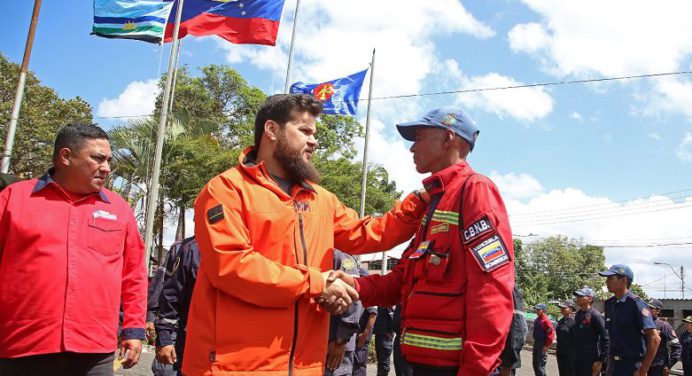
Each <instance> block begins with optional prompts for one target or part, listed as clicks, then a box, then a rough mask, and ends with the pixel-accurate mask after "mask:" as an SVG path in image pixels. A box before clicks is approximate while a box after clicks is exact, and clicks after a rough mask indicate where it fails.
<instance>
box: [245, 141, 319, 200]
mask: <svg viewBox="0 0 692 376" xmlns="http://www.w3.org/2000/svg"><path fill="white" fill-rule="evenodd" d="M238 166H240V169H241V170H242V171H244V172H245V173H246V174H248V175H249V176H250V177H252V178H253V179H255V180H256V181H257V182H258V183H260V184H261V185H263V186H265V187H267V188H269V189H271V190H272V191H274V192H277V193H281V194H285V192H284V191H283V190H281V187H279V185H278V183H277V182H276V181H275V180H274V178H272V177H271V175H270V174H269V171H268V170H267V166H266V165H265V163H264V161H259V162H257V151H256V150H255V148H254V147H253V146H249V147H247V148H245V150H243V151H242V152H241V153H240V156H239V157H238ZM298 186H299V187H300V188H302V189H305V190H308V191H311V192H314V193H317V191H315V189H314V188H313V187H312V185H311V184H310V182H308V181H305V180H303V181H301V182H300V183H298Z"/></svg>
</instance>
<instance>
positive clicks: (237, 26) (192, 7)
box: [165, 0, 284, 46]
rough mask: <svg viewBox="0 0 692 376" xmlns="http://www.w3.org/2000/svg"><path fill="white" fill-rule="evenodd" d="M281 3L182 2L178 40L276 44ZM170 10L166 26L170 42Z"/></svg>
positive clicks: (281, 0) (256, 0) (248, 0)
mask: <svg viewBox="0 0 692 376" xmlns="http://www.w3.org/2000/svg"><path fill="white" fill-rule="evenodd" d="M283 7H284V0H185V2H184V3H183V14H182V16H181V19H180V31H179V35H178V38H183V37H184V36H186V35H188V34H190V35H195V36H203V35H218V36H220V37H221V38H223V39H226V40H227V41H229V42H231V43H239V44H244V43H249V44H265V45H270V46H273V45H275V44H276V34H277V33H278V31H279V21H280V20H281V11H282V10H283ZM175 14H176V10H175V9H174V10H173V12H171V15H170V17H169V18H168V25H167V26H166V39H165V41H166V42H170V41H171V40H172V39H173V27H174V25H175Z"/></svg>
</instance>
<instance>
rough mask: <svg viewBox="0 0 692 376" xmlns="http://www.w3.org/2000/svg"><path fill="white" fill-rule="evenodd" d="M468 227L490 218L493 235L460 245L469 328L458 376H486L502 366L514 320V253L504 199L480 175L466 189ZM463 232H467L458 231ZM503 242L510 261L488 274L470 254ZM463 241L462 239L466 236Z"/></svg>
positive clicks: (470, 181) (467, 325)
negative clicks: (494, 238)
mask: <svg viewBox="0 0 692 376" xmlns="http://www.w3.org/2000/svg"><path fill="white" fill-rule="evenodd" d="M463 195H464V197H463V200H464V204H463V208H462V210H461V213H463V214H464V217H463V221H464V222H463V223H464V226H465V227H467V226H470V225H472V224H473V223H475V221H478V220H479V219H481V218H483V217H487V218H488V219H489V221H490V222H491V223H492V225H493V230H492V231H491V232H488V233H487V234H483V236H481V237H479V238H478V239H472V240H470V241H468V244H462V250H463V251H464V258H465V264H466V278H467V285H466V295H465V296H466V305H465V306H466V318H467V320H466V328H465V337H464V339H463V341H464V344H463V348H462V350H461V361H460V362H459V364H460V365H461V367H460V369H459V373H458V375H459V376H462V375H463V376H466V375H487V374H489V373H490V372H491V371H492V370H494V369H495V368H496V367H497V366H498V365H499V361H500V354H501V353H502V350H503V349H504V347H505V339H506V337H507V333H508V332H509V328H510V325H511V323H512V317H513V314H514V303H513V300H512V289H513V288H514V248H513V242H512V232H511V229H510V227H509V219H508V217H507V211H506V209H505V205H504V203H503V202H502V198H501V197H500V193H499V191H498V190H497V188H496V187H495V184H493V183H492V182H491V181H490V180H489V179H487V178H485V177H481V176H479V175H476V177H474V178H471V179H470V180H469V181H468V182H467V183H466V187H465V188H464V192H463ZM460 230H461V231H463V229H460ZM491 236H499V238H500V241H501V244H502V246H503V247H504V250H505V251H506V252H507V253H508V254H509V261H508V262H506V263H504V264H502V265H501V266H498V267H496V268H495V269H492V270H490V271H485V270H484V269H483V268H482V267H481V266H480V264H479V262H477V260H476V258H475V257H474V255H473V253H472V249H473V247H475V246H478V244H479V243H482V242H483V241H485V240H486V239H489V238H490V237H491ZM462 239H463V233H462Z"/></svg>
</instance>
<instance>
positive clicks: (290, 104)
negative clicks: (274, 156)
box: [255, 94, 322, 150]
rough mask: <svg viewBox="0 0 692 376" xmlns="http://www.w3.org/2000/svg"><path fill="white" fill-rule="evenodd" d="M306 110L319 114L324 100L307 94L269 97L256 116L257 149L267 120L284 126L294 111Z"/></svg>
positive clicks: (313, 114) (314, 114)
mask: <svg viewBox="0 0 692 376" xmlns="http://www.w3.org/2000/svg"><path fill="white" fill-rule="evenodd" d="M305 111H307V112H309V113H310V114H311V115H312V116H315V117H317V116H319V115H320V114H321V113H322V102H320V101H318V100H317V99H315V98H313V97H312V96H310V95H307V94H276V95H272V96H270V97H268V98H267V99H266V100H265V101H264V103H262V106H260V109H259V111H257V117H255V150H259V146H260V142H261V141H262V134H264V123H266V122H267V120H273V121H275V122H277V123H278V124H279V125H281V126H284V125H285V124H286V123H288V122H289V121H290V120H291V118H292V116H293V113H294V112H305Z"/></svg>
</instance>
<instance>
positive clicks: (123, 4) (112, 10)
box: [92, 0, 173, 43]
mask: <svg viewBox="0 0 692 376" xmlns="http://www.w3.org/2000/svg"><path fill="white" fill-rule="evenodd" d="M172 7H173V3H172V2H162V1H142V0H94V27H93V28H92V34H94V35H98V36H100V37H105V38H125V39H138V40H143V41H145V42H151V43H161V41H162V40H163V32H164V30H165V27H166V20H167V19H168V16H169V15H170V13H171V8H172Z"/></svg>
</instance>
